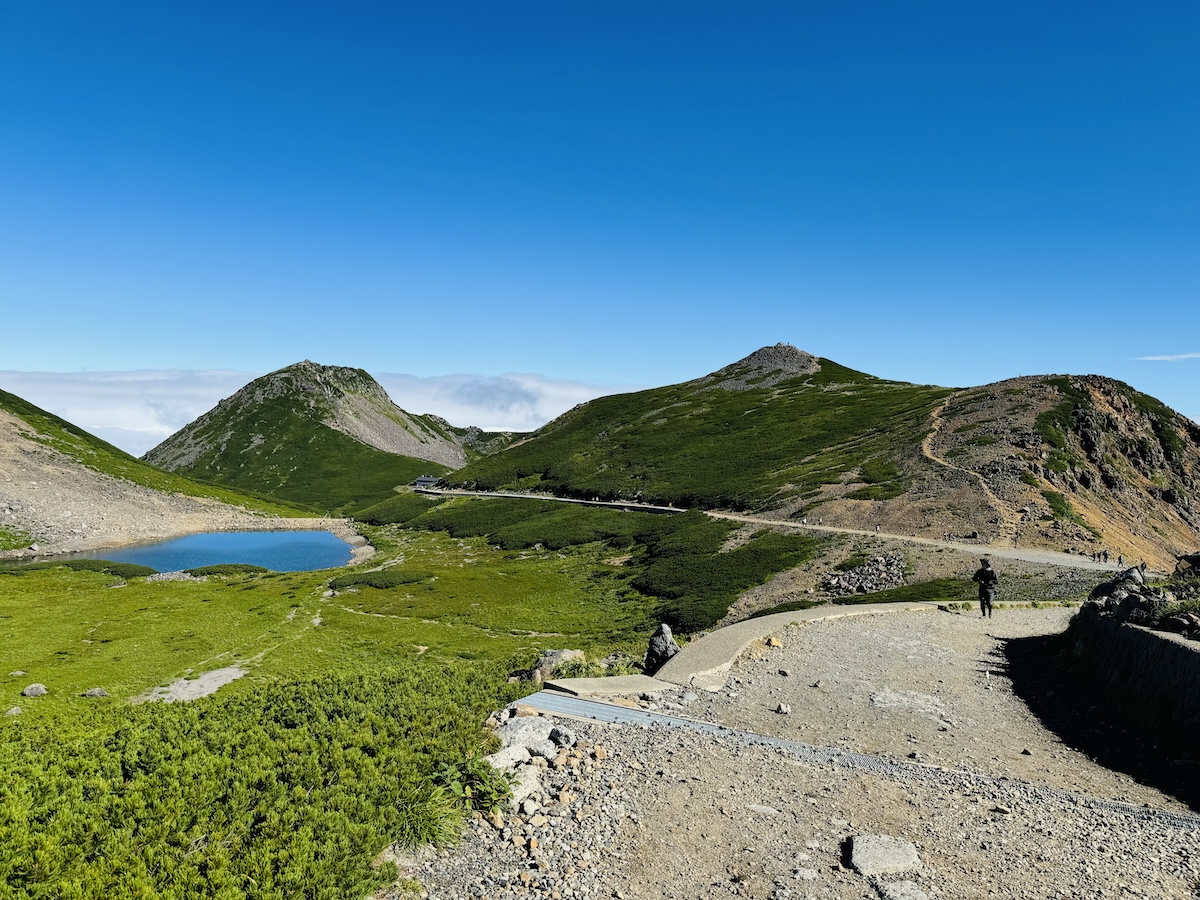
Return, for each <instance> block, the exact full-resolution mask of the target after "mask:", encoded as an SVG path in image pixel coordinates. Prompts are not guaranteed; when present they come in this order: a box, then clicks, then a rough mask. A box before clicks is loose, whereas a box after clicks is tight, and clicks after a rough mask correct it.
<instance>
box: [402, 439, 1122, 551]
mask: <svg viewBox="0 0 1200 900" xmlns="http://www.w3.org/2000/svg"><path fill="white" fill-rule="evenodd" d="M935 461H936V459H935ZM947 465H949V464H947ZM952 468H953V467H952ZM963 471H966V470H965V469H964V470H963ZM968 474H971V475H974V474H975V473H973V472H971V473H968ZM984 488H985V490H987V491H988V493H989V495H990V497H991V498H992V499H993V500H994V501H995V502H996V503H1000V501H999V500H998V499H996V497H995V495H994V494H991V492H990V489H989V488H987V485H986V484H985V485H984ZM416 493H419V494H431V495H435V496H441V497H503V498H508V499H513V500H553V501H554V502H556V503H573V504H575V505H577V506H592V507H606V508H608V509H626V510H631V511H634V512H651V513H681V512H687V510H685V509H680V508H679V507H677V506H656V505H654V504H652V503H634V502H632V501H607V500H576V499H573V498H570V497H554V496H552V495H550V494H519V493H516V492H510V491H452V490H443V489H438V488H417V489H416ZM704 514H705V515H707V516H711V517H712V518H714V519H728V520H730V521H733V522H745V523H746V524H749V525H764V526H771V527H776V528H792V529H795V530H797V531H816V532H819V531H823V532H827V533H830V534H852V535H858V536H861V537H871V538H880V539H883V540H889V541H900V542H902V543H907V544H920V545H923V546H926V547H944V548H946V549H948V550H954V551H957V552H959V553H967V554H971V555H987V556H991V557H1002V558H1004V559H1020V560H1024V561H1025V562H1032V563H1039V564H1041V565H1047V566H1062V567H1064V568H1068V569H1089V570H1093V571H1100V572H1115V571H1116V570H1117V566H1116V565H1115V564H1112V563H1098V562H1093V561H1092V560H1090V559H1087V558H1085V557H1082V556H1077V555H1074V554H1071V553H1059V552H1058V551H1057V550H1038V549H1035V548H1032V547H998V546H994V545H990V544H966V543H960V542H957V541H939V540H937V539H935V538H924V537H917V536H916V535H911V534H895V533H893V532H887V531H882V532H877V531H868V530H866V529H862V528H843V527H840V526H836V525H812V524H802V523H800V522H787V521H783V520H781V519H769V518H766V517H764V516H746V515H741V514H739V513H729V512H717V511H715V510H704ZM1010 540H1011V539H1010Z"/></svg>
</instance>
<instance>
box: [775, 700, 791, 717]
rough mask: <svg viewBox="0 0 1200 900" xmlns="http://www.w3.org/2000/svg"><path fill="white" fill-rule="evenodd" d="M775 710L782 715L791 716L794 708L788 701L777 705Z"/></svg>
mask: <svg viewBox="0 0 1200 900" xmlns="http://www.w3.org/2000/svg"><path fill="white" fill-rule="evenodd" d="M775 712H777V713H779V714H780V715H781V716H790V715H791V714H792V708H791V707H790V706H788V705H787V704H786V703H780V704H779V705H778V706H777V707H775Z"/></svg>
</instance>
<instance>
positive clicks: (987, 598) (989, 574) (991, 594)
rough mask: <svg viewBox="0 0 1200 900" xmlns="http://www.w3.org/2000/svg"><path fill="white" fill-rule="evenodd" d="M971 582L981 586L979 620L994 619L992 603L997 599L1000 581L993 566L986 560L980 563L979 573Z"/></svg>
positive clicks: (973, 576) (972, 577)
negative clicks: (985, 617) (997, 584)
mask: <svg viewBox="0 0 1200 900" xmlns="http://www.w3.org/2000/svg"><path fill="white" fill-rule="evenodd" d="M971 580H972V581H974V582H975V583H976V584H978V585H979V618H981V619H982V618H983V617H984V616H987V617H988V618H989V619H990V618H991V617H992V601H993V600H995V599H996V582H998V581H999V580H1000V579H999V577H998V576H997V575H996V570H995V569H993V568H992V564H991V563H990V562H989V561H988V560H986V559H981V560H980V561H979V571H978V572H976V573H975V574H974V575H972V576H971Z"/></svg>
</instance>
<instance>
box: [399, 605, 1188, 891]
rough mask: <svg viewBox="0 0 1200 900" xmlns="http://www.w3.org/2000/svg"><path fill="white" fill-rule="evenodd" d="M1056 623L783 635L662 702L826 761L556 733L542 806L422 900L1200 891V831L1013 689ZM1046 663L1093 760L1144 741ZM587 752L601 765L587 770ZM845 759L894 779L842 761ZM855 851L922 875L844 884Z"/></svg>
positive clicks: (946, 620) (935, 624)
mask: <svg viewBox="0 0 1200 900" xmlns="http://www.w3.org/2000/svg"><path fill="white" fill-rule="evenodd" d="M1068 615H1069V612H1068V611H1067V610H1062V609H1045V610H1014V611H1011V612H1006V613H1005V614H1003V615H998V616H997V617H996V618H993V619H991V620H989V621H981V620H980V619H978V618H975V617H973V616H968V615H955V614H952V613H914V614H903V613H900V614H893V615H887V616H870V615H866V616H859V617H854V618H847V619H837V620H829V621H823V622H814V623H812V624H808V625H803V626H799V627H791V628H787V629H784V630H783V631H782V632H780V633H779V634H778V639H779V641H780V644H781V646H777V647H767V646H765V645H760V646H759V647H758V648H757V650H752V651H751V652H750V653H748V654H747V655H746V656H745V657H744V658H743V659H741V660H740V661H739V662H738V663H737V664H736V666H735V667H734V670H733V678H731V680H730V681H729V683H728V684H727V686H726V688H725V689H724V690H723V691H721V692H719V693H717V694H713V695H709V694H705V693H703V692H688V691H686V690H685V689H680V690H679V691H675V692H668V693H665V694H663V695H661V697H659V699H658V700H657V701H655V703H654V704H653V705H654V706H656V707H657V708H658V709H660V710H661V711H664V712H668V713H670V714H671V715H674V716H685V717H690V718H693V719H702V720H707V721H712V722H716V723H720V724H723V725H727V726H730V727H736V728H740V729H745V730H747V731H752V732H755V733H757V734H762V735H770V736H777V737H782V738H787V739H790V740H797V741H802V742H804V743H806V744H809V745H816V746H823V747H828V748H832V749H833V751H834V752H832V753H825V754H824V755H823V756H822V755H821V754H817V755H810V756H809V757H807V758H805V757H804V756H797V755H795V754H793V753H789V752H786V751H785V750H784V749H782V748H778V747H772V746H761V745H755V743H753V742H752V741H747V740H744V739H740V738H736V737H730V736H726V737H714V736H713V735H709V734H699V733H695V732H691V731H690V730H688V729H681V728H672V729H668V730H664V729H662V728H644V727H635V726H603V725H595V724H583V723H579V722H575V721H573V720H568V721H567V723H566V724H567V725H568V727H570V728H572V729H575V730H576V732H577V734H578V736H579V737H580V738H581V739H582V740H583V747H584V752H583V753H582V757H583V760H581V762H580V763H579V764H578V768H575V766H576V764H574V763H572V764H571V767H569V768H567V767H563V768H560V769H553V767H552V771H551V772H549V773H548V774H547V781H548V783H549V784H550V785H552V787H551V788H550V789H549V791H548V792H547V794H546V795H542V796H540V797H539V798H538V799H537V800H535V805H536V806H537V809H535V810H531V812H530V814H529V815H517V816H510V817H509V818H508V819H507V820H506V822H505V828H504V830H502V831H497V830H496V829H494V828H493V827H491V826H487V825H483V824H482V823H481V824H480V826H479V827H476V828H474V829H472V830H471V831H470V832H469V833H468V835H467V838H466V840H465V842H464V844H463V845H462V846H461V847H460V848H458V849H457V850H456V851H454V852H452V853H451V854H450V855H449V856H448V857H444V858H438V859H431V860H427V861H426V862H424V863H422V864H420V865H418V866H417V867H416V868H415V869H414V870H413V874H414V875H416V876H417V877H419V878H420V879H421V881H422V883H423V884H424V885H425V886H426V888H427V890H428V896H429V897H430V898H431V900H432V898H450V897H454V898H465V897H470V898H482V897H488V898H492V900H502V898H510V897H512V898H515V897H546V898H555V897H574V898H601V897H603V898H611V897H623V898H626V900H652V898H653V900H659V898H675V900H684V898H708V897H722V896H734V897H754V898H763V900H799V898H817V897H821V898H835V900H862V898H871V897H905V898H912V900H920V898H955V900H958V898H964V900H975V898H979V900H983V898H992V897H1004V898H1051V897H1053V898H1081V900H1082V898H1094V897H1122V898H1123V897H1154V898H1165V897H1176V898H1184V897H1193V896H1197V893H1196V891H1197V886H1198V885H1200V881H1198V878H1200V819H1198V818H1197V817H1196V816H1194V815H1191V814H1190V813H1189V812H1188V809H1187V807H1186V805H1185V804H1184V803H1182V802H1181V801H1180V800H1178V799H1177V798H1175V797H1173V796H1170V795H1168V794H1167V793H1164V792H1163V791H1160V790H1158V789H1155V788H1153V787H1149V786H1147V785H1145V784H1141V783H1139V782H1138V781H1137V780H1135V779H1134V778H1132V777H1130V776H1128V775H1125V774H1122V773H1121V772H1118V771H1113V770H1111V769H1108V768H1105V767H1104V766H1102V765H1099V764H1098V763H1097V762H1095V760H1094V757H1095V755H1096V754H1095V753H1094V752H1093V750H1094V749H1095V747H1094V746H1093V745H1071V744H1067V743H1065V742H1064V741H1063V740H1062V739H1061V738H1059V737H1058V736H1057V735H1056V734H1055V733H1054V732H1051V731H1049V730H1048V729H1047V728H1045V727H1044V726H1043V724H1042V721H1041V720H1040V719H1039V718H1038V717H1036V716H1034V715H1033V714H1032V713H1031V712H1030V709H1029V707H1028V706H1027V705H1026V703H1025V702H1024V700H1023V697H1022V696H1019V695H1018V693H1016V692H1015V691H1014V687H1015V685H1016V684H1017V683H1018V682H1020V681H1021V678H1022V677H1023V676H1022V671H1021V670H1022V667H1023V666H1024V665H1025V663H1024V662H1021V659H1022V652H1023V651H1020V650H1019V648H1021V647H1023V646H1026V644H1025V643H1023V642H1037V641H1041V640H1043V639H1044V638H1045V636H1047V635H1052V634H1055V633H1057V632H1058V631H1059V630H1061V628H1062V627H1063V626H1064V624H1065V621H1066V617H1067V616H1068ZM1046 661H1047V662H1048V663H1049V666H1048V667H1047V668H1045V669H1043V670H1041V674H1040V676H1039V678H1040V688H1039V689H1040V690H1041V692H1042V697H1043V699H1045V698H1046V697H1049V698H1050V700H1051V701H1052V702H1056V701H1054V698H1055V697H1056V696H1058V697H1059V699H1060V700H1061V705H1069V704H1071V703H1075V702H1079V701H1082V702H1084V703H1085V709H1086V708H1087V704H1091V709H1092V710H1093V711H1092V712H1090V713H1086V715H1087V716H1088V717H1089V719H1088V721H1089V725H1090V726H1091V727H1090V728H1089V731H1095V730H1102V731H1103V732H1104V733H1103V734H1101V735H1097V736H1095V741H1096V742H1097V743H1096V746H1099V745H1102V744H1108V743H1112V742H1114V741H1121V740H1126V741H1136V735H1133V736H1129V735H1125V736H1123V735H1121V734H1120V728H1119V726H1118V725H1117V724H1116V723H1113V722H1111V721H1109V720H1108V719H1107V718H1106V713H1105V711H1104V710H1103V709H1097V703H1098V704H1099V705H1100V706H1103V701H1102V699H1100V698H1088V697H1087V696H1086V695H1085V696H1080V692H1079V691H1078V689H1077V686H1075V685H1072V684H1070V683H1068V682H1067V681H1060V680H1059V678H1060V676H1061V673H1062V666H1061V664H1056V663H1055V661H1054V659H1053V656H1052V655H1051V656H1050V657H1047V660H1046ZM785 673H786V674H785ZM1056 673H1057V674H1056ZM1056 691H1058V692H1061V693H1060V694H1056V693H1055V692H1056ZM1093 699H1094V700H1095V701H1096V702H1093ZM780 704H783V706H784V708H786V709H787V710H788V711H787V712H786V713H784V712H779V711H777V710H779V709H780V708H781V707H780ZM643 705H645V701H643ZM596 744H599V745H601V746H602V747H603V748H604V752H603V755H600V754H596V753H595V752H591V753H590V754H589V751H588V748H589V747H592V746H594V745H596ZM1135 750H1136V751H1137V752H1139V753H1145V754H1150V753H1153V752H1154V751H1152V750H1151V748H1150V747H1149V746H1144V747H1141V748H1135ZM837 751H843V752H844V753H845V754H846V755H849V754H851V753H852V752H861V753H870V754H874V755H876V756H877V757H878V758H881V759H882V760H883V761H885V762H886V763H887V765H886V766H883V767H879V769H880V770H878V771H872V769H871V768H870V767H869V766H868V767H863V766H854V765H848V764H839V762H838V761H837V758H838V752H837ZM1162 766H1163V768H1165V769H1167V770H1169V771H1168V776H1169V777H1172V778H1178V777H1179V773H1180V772H1181V771H1183V770H1182V769H1180V768H1178V767H1175V768H1174V769H1172V767H1171V765H1170V762H1169V760H1168V761H1163V762H1162ZM564 791H565V793H564ZM1092 798H1094V799H1092ZM1096 801H1101V802H1096ZM1106 801H1118V804H1111V803H1108V802H1106ZM1121 804H1132V805H1121ZM1143 805H1144V807H1148V808H1149V809H1150V810H1161V811H1163V812H1165V813H1167V815H1165V816H1162V815H1157V814H1154V813H1148V812H1145V811H1143V810H1142V809H1140V808H1139V807H1143ZM863 834H886V835H889V836H892V837H895V838H899V839H901V840H904V841H908V842H911V844H912V845H913V847H915V849H916V851H917V853H918V854H919V857H920V861H921V862H920V866H919V867H918V868H917V869H915V870H912V871H907V872H904V873H897V874H894V875H890V876H880V877H879V878H876V879H870V878H867V877H864V876H863V875H861V874H859V873H857V872H855V871H853V870H852V869H851V868H849V867H848V866H847V865H846V858H845V855H844V853H845V848H846V842H847V840H848V839H849V838H851V837H853V836H855V835H863ZM530 838H535V839H536V840H535V841H534V842H533V845H532V847H533V849H531V845H530V843H529V839H530Z"/></svg>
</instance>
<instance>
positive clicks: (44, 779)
mask: <svg viewBox="0 0 1200 900" xmlns="http://www.w3.org/2000/svg"><path fill="white" fill-rule="evenodd" d="M371 538H372V541H373V542H374V543H375V544H376V546H377V547H378V548H379V554H378V555H377V557H376V558H375V563H376V564H381V565H382V564H387V565H389V566H396V567H400V568H403V569H411V570H414V571H418V572H420V573H423V574H424V575H425V577H424V578H422V579H421V580H420V581H418V582H417V583H414V584H408V585H400V586H398V587H396V588H391V589H386V590H377V589H374V588H369V587H361V588H358V589H353V590H343V591H341V592H339V593H338V595H337V596H331V597H326V596H323V595H324V593H325V591H326V589H327V586H328V583H329V581H330V578H331V576H334V575H344V574H345V573H346V572H347V570H335V571H326V572H304V573H287V574H262V573H255V574H237V575H233V576H230V577H227V578H214V579H211V580H209V581H206V582H201V583H196V582H147V581H146V580H145V579H142V578H130V579H128V582H127V583H125V584H123V583H122V581H121V580H120V579H118V578H115V577H113V576H109V575H104V574H102V573H96V572H73V571H70V570H67V569H66V568H54V569H38V570H33V571H28V572H26V573H24V574H15V575H4V574H0V673H8V672H10V671H17V670H22V671H24V672H25V673H26V674H24V675H21V676H10V675H7V674H0V695H3V696H5V697H8V698H9V699H8V701H7V702H6V703H4V705H3V706H4V708H8V707H9V706H11V705H19V706H20V707H21V709H22V712H21V714H20V715H19V716H11V717H9V716H0V768H3V769H4V771H5V772H6V773H8V778H7V779H5V780H3V782H0V883H4V884H6V885H7V886H8V887H9V888H10V890H12V891H14V896H16V897H31V898H32V897H51V896H78V897H97V898H99V897H106V896H162V897H178V898H196V897H225V896H239V897H242V896H245V897H264V898H265V897H276V896H314V897H315V896H322V897H348V896H364V895H365V894H366V893H368V892H369V890H368V887H373V886H375V885H377V884H378V883H379V879H380V877H384V876H376V875H372V873H371V870H370V866H369V863H370V860H371V858H372V857H373V856H374V854H375V853H377V852H378V851H379V850H380V849H381V848H382V847H383V846H384V845H385V844H386V843H387V842H388V841H390V840H394V839H396V838H398V837H401V836H403V835H404V834H406V833H412V831H413V829H414V828H415V827H417V826H423V827H427V826H429V825H430V823H433V824H435V825H436V823H437V822H439V821H443V819H442V817H443V816H444V815H445V814H446V809H447V803H446V801H445V800H444V799H438V798H437V796H436V795H434V794H431V793H430V792H431V791H433V790H434V787H433V783H432V782H431V781H430V773H431V772H433V771H436V770H437V769H438V768H440V767H441V766H443V765H445V764H446V763H453V762H455V761H456V760H461V759H462V758H463V756H464V755H465V754H467V753H468V752H470V751H471V749H472V747H473V746H477V744H478V742H480V741H482V740H483V735H482V732H481V730H480V722H481V721H482V719H483V717H484V716H485V715H486V712H487V711H488V710H490V709H493V708H495V707H496V705H498V704H502V703H503V702H505V700H507V699H512V698H513V697H515V696H517V694H516V693H515V691H518V690H519V689H520V688H519V687H513V686H511V685H507V684H505V680H504V675H505V674H506V673H507V672H508V671H509V670H510V669H511V667H512V665H513V662H512V661H513V660H514V658H515V659H518V660H519V661H520V664H521V665H524V666H528V665H529V664H530V663H531V662H532V660H533V658H534V656H535V651H537V650H541V649H546V648H548V647H558V646H570V647H583V648H585V649H592V648H599V650H601V651H602V652H603V653H607V652H608V651H609V649H611V648H612V647H613V646H614V644H615V645H622V644H623V643H628V642H629V641H632V640H634V635H637V636H638V637H639V638H640V636H641V635H644V633H645V629H646V626H647V623H648V610H649V608H650V607H651V605H652V603H653V601H652V600H651V599H650V598H647V597H639V596H637V595H636V594H630V593H629V592H628V591H624V592H623V590H622V589H623V585H622V584H621V583H620V582H618V581H616V580H612V579H609V578H606V577H604V574H605V573H607V572H610V571H615V570H616V567H614V566H612V565H609V564H606V563H605V562H604V558H605V556H606V555H607V551H606V548H604V547H603V545H600V544H592V545H589V546H585V547H578V548H571V549H568V550H565V551H563V552H549V551H545V552H530V551H515V552H504V551H499V550H497V549H495V548H494V547H492V546H490V545H488V544H487V543H486V542H485V541H484V540H483V539H481V538H470V539H457V538H452V537H450V536H449V535H447V534H444V533H437V532H433V533H431V532H424V531H416V532H403V531H400V530H399V529H397V528H395V527H389V528H380V529H376V530H375V531H374V532H373V533H372V534H371ZM349 571H351V572H353V571H356V570H349ZM117 588H119V589H117ZM638 643H640V640H639V641H638ZM235 662H236V663H241V664H242V665H244V667H245V668H246V669H247V670H248V672H249V674H248V676H247V677H245V678H242V679H241V680H239V681H235V682H233V683H232V684H230V685H227V686H226V687H224V688H222V689H221V690H220V691H219V692H218V694H217V695H215V696H213V697H209V698H204V699H201V700H198V701H194V702H192V703H189V704H186V705H175V706H170V707H164V706H161V705H158V704H153V705H146V706H137V707H131V706H130V705H129V702H128V701H129V698H130V697H132V696H134V695H136V694H139V693H141V692H143V691H145V690H146V689H147V688H150V687H153V686H155V685H164V684H168V683H169V682H170V681H171V680H173V679H175V678H179V677H184V676H186V675H189V674H190V675H195V674H199V673H201V672H204V671H207V670H211V669H214V668H220V667H223V666H227V665H230V664H232V663H235ZM34 681H38V682H41V683H43V684H45V685H46V686H47V687H48V688H49V689H50V693H49V694H47V695H46V696H44V697H41V698H36V699H26V698H22V697H21V696H20V691H21V689H22V688H23V687H25V686H26V685H27V684H29V683H31V682H34ZM92 687H103V688H105V689H106V690H107V691H109V693H110V694H111V695H112V696H111V697H109V698H103V699H85V698H83V697H81V696H79V695H80V694H81V693H82V692H83V691H85V690H87V689H89V688H92ZM414 796H416V797H417V799H418V801H419V802H417V803H416V805H415V806H414V805H412V804H411V803H410V802H409V801H410V800H411V799H412V798H413V797H414ZM421 798H432V799H429V801H428V802H426V801H425V800H424V799H421ZM414 816H415V817H416V819H417V821H416V822H415V823H414V822H413V821H412V819H413V817H414ZM89 823H92V824H90V825H89ZM164 823H165V825H164ZM451 831H452V829H451ZM35 858H36V859H37V860H38V868H37V869H36V870H33V869H31V864H32V861H33V860H34V859H35ZM385 875H386V873H385ZM250 878H252V879H253V880H249V879H250ZM6 896H7V895H6Z"/></svg>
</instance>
